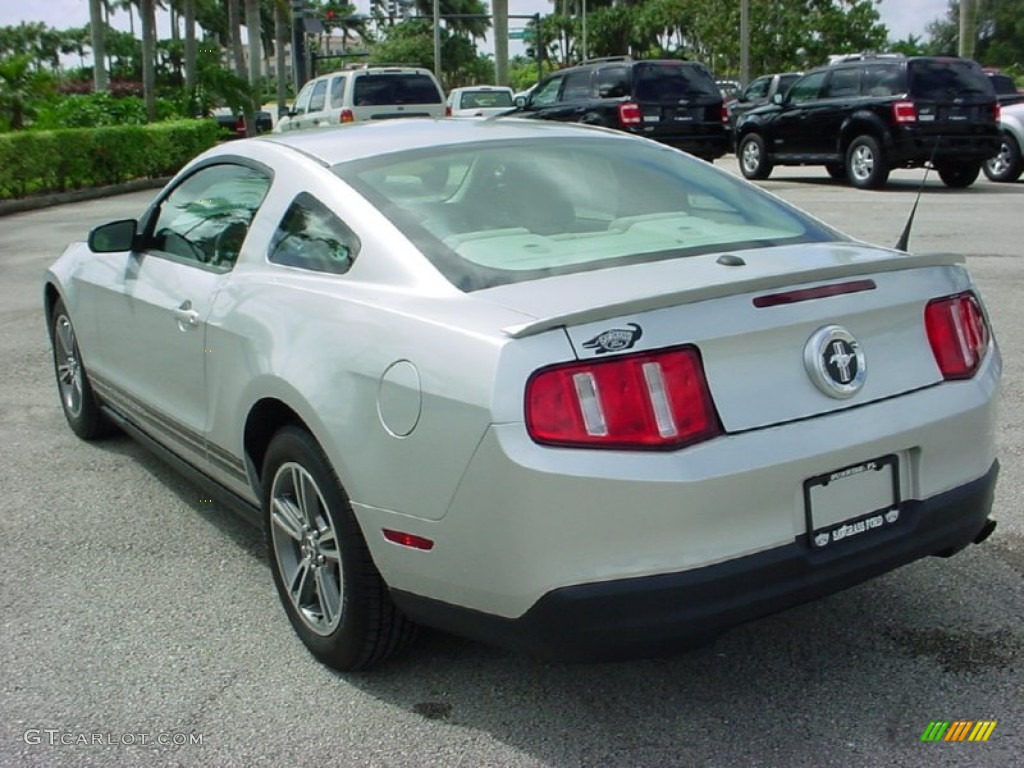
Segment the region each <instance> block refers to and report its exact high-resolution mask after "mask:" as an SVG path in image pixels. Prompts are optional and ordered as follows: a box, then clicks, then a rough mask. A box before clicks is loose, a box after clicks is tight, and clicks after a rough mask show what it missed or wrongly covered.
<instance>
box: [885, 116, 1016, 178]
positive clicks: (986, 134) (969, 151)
mask: <svg viewBox="0 0 1024 768" xmlns="http://www.w3.org/2000/svg"><path fill="white" fill-rule="evenodd" d="M999 145H1000V138H999V131H998V129H997V128H996V126H994V125H993V126H992V130H990V131H980V130H979V131H978V132H975V133H969V134H963V135H955V134H942V135H939V136H927V135H920V134H916V133H908V134H901V135H897V136H896V137H893V138H892V141H891V143H890V146H889V147H887V148H886V152H887V159H888V160H889V164H890V165H891V166H892V167H895V168H899V167H901V166H902V167H921V166H923V165H924V164H925V163H927V162H928V161H929V160H931V159H933V158H934V160H935V162H936V163H941V162H942V161H944V160H950V161H956V162H979V163H981V162H984V161H985V160H988V159H989V158H990V157H993V156H994V155H996V154H998V153H999Z"/></svg>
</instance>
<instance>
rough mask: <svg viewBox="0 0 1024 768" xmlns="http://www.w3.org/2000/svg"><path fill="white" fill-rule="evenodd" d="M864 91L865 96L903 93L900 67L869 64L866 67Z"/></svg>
mask: <svg viewBox="0 0 1024 768" xmlns="http://www.w3.org/2000/svg"><path fill="white" fill-rule="evenodd" d="M862 85H863V91H861V92H862V93H863V94H864V95H865V96H894V95H896V94H899V93H903V90H904V89H903V88H902V87H901V85H900V70H899V68H898V67H886V66H867V67H865V68H864V80H863V84H862Z"/></svg>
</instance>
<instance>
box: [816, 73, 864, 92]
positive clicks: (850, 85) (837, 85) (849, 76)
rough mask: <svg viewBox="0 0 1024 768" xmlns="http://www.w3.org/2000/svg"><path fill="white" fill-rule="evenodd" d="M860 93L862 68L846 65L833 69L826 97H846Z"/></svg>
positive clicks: (826, 89)
mask: <svg viewBox="0 0 1024 768" xmlns="http://www.w3.org/2000/svg"><path fill="white" fill-rule="evenodd" d="M859 95H860V68H859V67H846V68H844V69H834V70H832V75H831V77H829V79H828V85H827V86H826V87H825V92H824V94H823V97H824V98H826V99H845V98H849V97H850V96H859Z"/></svg>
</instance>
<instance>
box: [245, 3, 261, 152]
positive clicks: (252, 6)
mask: <svg viewBox="0 0 1024 768" xmlns="http://www.w3.org/2000/svg"><path fill="white" fill-rule="evenodd" d="M262 29H263V20H262V18H261V17H260V0H245V30H246V34H248V35H249V87H250V88H251V89H252V107H251V109H249V110H247V112H248V115H247V116H246V120H245V126H246V133H247V134H248V135H249V136H255V135H256V112H257V111H258V110H259V107H258V98H259V95H260V93H261V89H260V39H261V38H262V37H263V35H262V33H261V30H262Z"/></svg>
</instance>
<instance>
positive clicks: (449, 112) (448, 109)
mask: <svg viewBox="0 0 1024 768" xmlns="http://www.w3.org/2000/svg"><path fill="white" fill-rule="evenodd" d="M444 116H445V117H451V116H452V108H451V107H450V106H448V105H445V108H444Z"/></svg>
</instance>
